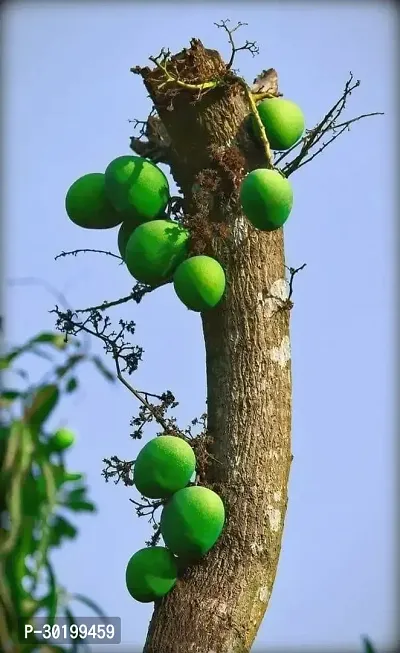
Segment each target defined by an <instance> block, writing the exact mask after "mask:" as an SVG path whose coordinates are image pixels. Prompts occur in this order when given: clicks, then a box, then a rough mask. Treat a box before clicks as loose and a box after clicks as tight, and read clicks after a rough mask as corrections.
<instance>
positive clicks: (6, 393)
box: [0, 390, 22, 402]
mask: <svg viewBox="0 0 400 653" xmlns="http://www.w3.org/2000/svg"><path fill="white" fill-rule="evenodd" d="M21 394H22V393H21V391H20V390H2V392H1V393H0V397H1V399H2V400H3V399H5V400H6V401H8V402H12V401H14V399H18V397H20V396H21Z"/></svg>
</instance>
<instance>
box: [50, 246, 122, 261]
mask: <svg viewBox="0 0 400 653" xmlns="http://www.w3.org/2000/svg"><path fill="white" fill-rule="evenodd" d="M86 252H94V253H95V254H106V255H107V256H112V257H113V258H117V259H119V260H120V261H122V263H123V260H122V258H121V256H118V254H113V253H112V252H107V251H106V250H104V249H87V248H85V249H74V250H72V251H71V252H61V254H57V256H55V257H54V260H55V261H57V259H59V258H63V257H64V256H77V255H78V254H85V253H86Z"/></svg>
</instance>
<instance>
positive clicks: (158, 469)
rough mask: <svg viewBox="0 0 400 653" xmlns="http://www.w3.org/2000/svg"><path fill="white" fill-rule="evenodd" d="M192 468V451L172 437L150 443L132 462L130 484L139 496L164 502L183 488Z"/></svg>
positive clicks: (194, 466)
mask: <svg viewBox="0 0 400 653" xmlns="http://www.w3.org/2000/svg"><path fill="white" fill-rule="evenodd" d="M195 468H196V457H195V455H194V451H193V449H192V447H191V446H190V445H189V444H188V443H187V442H185V440H182V438H178V437H176V436H173V435H160V436H159V437H157V438H154V439H153V440H150V442H148V443H147V444H146V445H145V446H144V447H143V449H141V451H140V452H139V455H138V457H137V459H136V462H135V467H134V473H133V480H134V483H135V485H136V487H137V489H138V490H139V492H140V493H141V494H143V496H145V497H148V498H149V499H164V498H166V497H169V496H170V495H171V494H174V492H177V490H181V489H182V488H184V487H185V486H186V485H187V484H188V483H189V481H190V479H191V477H192V475H193V472H194V471H195Z"/></svg>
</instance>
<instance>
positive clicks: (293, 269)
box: [285, 263, 307, 300]
mask: <svg viewBox="0 0 400 653" xmlns="http://www.w3.org/2000/svg"><path fill="white" fill-rule="evenodd" d="M306 265H307V263H303V265H300V267H299V268H290V267H288V266H287V265H285V268H286V269H287V270H288V271H289V274H290V278H289V294H288V297H287V298H288V299H289V300H290V299H291V297H292V295H293V279H294V277H295V276H296V274H297V273H298V272H301V270H304V268H305V267H306Z"/></svg>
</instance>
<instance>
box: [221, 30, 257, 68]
mask: <svg viewBox="0 0 400 653" xmlns="http://www.w3.org/2000/svg"><path fill="white" fill-rule="evenodd" d="M229 22H230V20H229V19H227V20H221V22H220V23H214V25H215V26H216V27H218V28H219V29H224V30H225V32H226V33H227V35H228V39H229V44H230V46H231V57H230V59H229V61H228V63H227V64H226V69H227V70H230V69H231V68H232V65H233V62H234V59H235V55H236V52H240V51H241V50H248V51H249V52H250V54H251V55H252V56H253V57H255V56H256V54H260V48H259V47H258V45H256V42H255V41H246V43H245V44H244V45H241V46H240V47H239V48H237V47H236V46H235V43H234V40H233V33H234V32H236V31H237V30H238V29H240V27H244V26H247V25H248V23H241V22H240V21H239V22H238V24H237V25H236V27H233V28H232V29H229V27H228V23H229Z"/></svg>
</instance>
